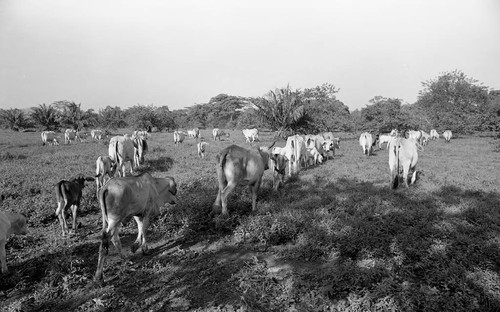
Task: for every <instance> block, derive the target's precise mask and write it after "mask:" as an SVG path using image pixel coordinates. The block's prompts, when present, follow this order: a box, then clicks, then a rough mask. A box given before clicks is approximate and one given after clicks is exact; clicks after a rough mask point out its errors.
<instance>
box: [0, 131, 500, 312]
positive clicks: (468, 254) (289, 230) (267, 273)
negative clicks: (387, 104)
mask: <svg viewBox="0 0 500 312" xmlns="http://www.w3.org/2000/svg"><path fill="white" fill-rule="evenodd" d="M118 132H119V131H118ZM121 133H124V131H122V132H121ZM128 133H131V131H128ZM201 135H202V137H204V138H205V139H206V141H207V142H208V143H209V144H208V146H207V152H206V157H205V158H204V159H200V158H198V156H197V153H196V152H197V151H196V142H197V141H196V140H194V139H186V141H184V143H182V144H180V146H174V143H173V134H172V133H153V134H152V137H151V138H150V139H149V140H148V143H149V152H148V154H147V155H146V162H145V164H144V165H142V166H141V167H140V168H139V170H138V172H143V171H149V172H150V173H152V175H153V176H156V177H162V176H171V177H174V178H175V180H176V182H177V184H178V195H177V199H178V204H177V205H174V206H170V205H166V206H164V207H163V208H162V214H161V216H160V217H158V218H157V219H156V220H155V221H153V223H152V226H151V227H150V231H149V236H148V241H149V243H150V248H151V250H150V253H149V254H148V255H141V254H132V253H131V252H130V245H131V244H132V242H133V240H134V239H135V236H136V233H137V227H136V224H135V222H133V221H131V222H129V223H128V224H127V225H126V226H124V227H123V228H122V232H121V238H122V244H123V247H124V249H125V250H126V251H127V252H128V257H127V258H126V259H123V260H122V259H121V258H120V257H119V256H118V255H117V253H116V250H115V249H114V247H110V257H109V258H108V261H107V264H106V267H105V271H104V279H105V283H106V284H105V286H103V287H97V286H96V285H94V284H93V283H92V278H93V275H94V273H95V269H96V265H97V255H98V249H99V242H100V236H101V227H102V225H101V212H100V208H99V206H98V202H97V200H96V195H95V183H87V186H86V187H85V188H84V191H83V200H82V207H81V209H80V211H79V222H81V226H80V228H79V229H78V230H77V233H76V234H75V235H73V236H71V237H70V238H66V239H63V238H61V230H60V227H59V224H58V220H57V218H56V216H55V215H54V213H55V209H56V200H55V195H54V192H53V188H54V185H55V184H56V183H57V182H58V181H60V180H62V179H69V178H70V177H72V176H74V175H75V174H77V173H83V174H85V175H94V174H95V160H96V159H97V157H98V156H100V155H107V152H108V146H107V144H105V143H96V142H87V143H78V144H74V145H63V144H61V145H60V146H42V145H41V139H40V134H39V133H17V132H7V131H2V132H1V133H0V173H1V178H0V192H1V193H2V194H4V195H5V196H6V199H5V200H4V201H3V202H2V203H1V204H0V209H2V210H3V211H16V212H21V213H23V214H25V215H26V217H27V219H28V225H29V234H28V235H26V236H14V237H11V238H10V240H9V241H8V243H7V245H6V249H7V265H8V267H9V270H10V272H9V273H8V274H5V275H2V276H1V277H0V309H1V310H5V311H68V310H74V311H157V310H158V311H159V310H162V311H188V310H189V311H370V310H371V311H387V310H389V311H488V310H499V309H500V212H499V209H500V189H499V185H500V183H499V182H500V177H499V173H500V160H499V156H500V154H498V153H497V152H494V150H495V144H497V142H496V141H495V140H493V139H492V138H478V137H461V138H455V137H454V138H453V139H452V140H451V143H448V144H447V143H445V142H444V140H442V139H441V140H439V141H437V142H436V141H432V142H430V143H429V144H428V145H427V146H426V147H425V150H424V151H423V152H420V153H419V162H418V165H417V170H419V171H421V172H422V174H421V175H420V178H419V180H418V181H417V183H416V185H413V186H410V188H409V189H405V188H401V187H400V188H399V189H397V190H396V191H392V190H390V188H389V167H388V152H387V151H386V150H385V149H382V150H376V151H375V152H374V155H372V156H370V157H367V156H365V155H363V154H362V149H361V147H360V146H359V144H358V136H355V135H351V136H342V141H341V144H340V150H337V151H336V156H335V158H334V159H330V160H328V161H327V162H326V163H324V164H321V165H319V166H315V167H310V168H308V169H307V170H304V171H302V172H301V173H300V174H299V175H298V176H297V177H293V178H291V179H288V180H287V182H286V184H285V186H284V188H283V189H281V190H280V191H279V192H278V193H275V192H273V191H272V176H271V175H272V172H270V171H266V172H265V174H264V181H263V185H262V187H261V190H260V192H259V197H258V202H257V211H256V212H252V211H251V199H250V195H249V192H248V190H247V188H246V187H239V188H237V189H236V191H235V193H233V194H232V195H231V196H230V199H229V204H228V207H229V215H228V216H227V217H223V216H218V215H216V216H213V215H211V209H212V204H213V202H214V200H215V197H216V194H217V180H216V174H215V172H216V171H215V160H214V158H215V154H216V153H217V152H218V151H219V150H221V149H223V148H224V147H225V146H227V145H229V144H238V145H240V146H244V147H250V146H251V145H250V144H249V143H245V139H244V137H243V134H242V133H241V131H234V132H232V133H231V137H230V138H229V139H226V138H223V140H222V141H216V142H214V141H212V139H211V129H207V130H202V131H201ZM260 138H261V142H260V143H258V144H262V145H270V144H271V143H272V142H273V136H272V134H271V133H262V134H260ZM255 145H256V144H255ZM276 145H277V146H284V145H285V142H284V141H278V142H277V143H276ZM384 147H385V145H384Z"/></svg>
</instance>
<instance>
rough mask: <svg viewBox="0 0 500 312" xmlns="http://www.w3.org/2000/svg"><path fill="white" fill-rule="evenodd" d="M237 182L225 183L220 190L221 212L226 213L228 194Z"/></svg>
mask: <svg viewBox="0 0 500 312" xmlns="http://www.w3.org/2000/svg"><path fill="white" fill-rule="evenodd" d="M236 186H237V184H236V183H235V182H233V181H230V182H228V183H227V185H226V187H225V188H224V190H222V192H221V193H222V194H221V195H220V196H221V202H222V214H223V215H227V198H228V196H229V194H231V192H232V191H234V189H235V188H236Z"/></svg>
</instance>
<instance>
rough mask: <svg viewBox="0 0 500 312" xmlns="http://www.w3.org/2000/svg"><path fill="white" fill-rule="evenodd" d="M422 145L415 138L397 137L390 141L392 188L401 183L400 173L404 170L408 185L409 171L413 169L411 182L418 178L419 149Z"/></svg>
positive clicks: (405, 181) (405, 182) (404, 179)
mask: <svg viewBox="0 0 500 312" xmlns="http://www.w3.org/2000/svg"><path fill="white" fill-rule="evenodd" d="M419 149H420V150H422V146H421V145H420V144H419V143H418V141H417V140H415V139H405V138H395V139H394V140H392V141H391V142H389V169H390V172H391V184H390V185H391V188H392V189H396V188H397V187H398V185H399V179H400V178H399V175H400V173H401V171H402V172H403V177H402V178H403V181H404V184H405V186H406V187H408V173H409V172H410V170H413V174H412V176H411V184H413V183H415V181H416V179H417V170H416V166H417V161H418V150H419Z"/></svg>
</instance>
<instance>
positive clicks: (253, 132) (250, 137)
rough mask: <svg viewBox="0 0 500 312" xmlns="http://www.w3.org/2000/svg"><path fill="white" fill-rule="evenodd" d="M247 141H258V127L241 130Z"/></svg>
mask: <svg viewBox="0 0 500 312" xmlns="http://www.w3.org/2000/svg"><path fill="white" fill-rule="evenodd" d="M241 132H243V135H244V136H245V139H246V141H247V142H255V141H259V129H257V128H253V129H243V130H241Z"/></svg>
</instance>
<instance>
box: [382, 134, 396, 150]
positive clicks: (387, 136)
mask: <svg viewBox="0 0 500 312" xmlns="http://www.w3.org/2000/svg"><path fill="white" fill-rule="evenodd" d="M395 137H396V136H392V135H390V134H381V135H380V136H379V137H378V148H379V149H382V144H384V143H387V146H386V148H389V142H390V141H391V140H392V139H394V138H395Z"/></svg>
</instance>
